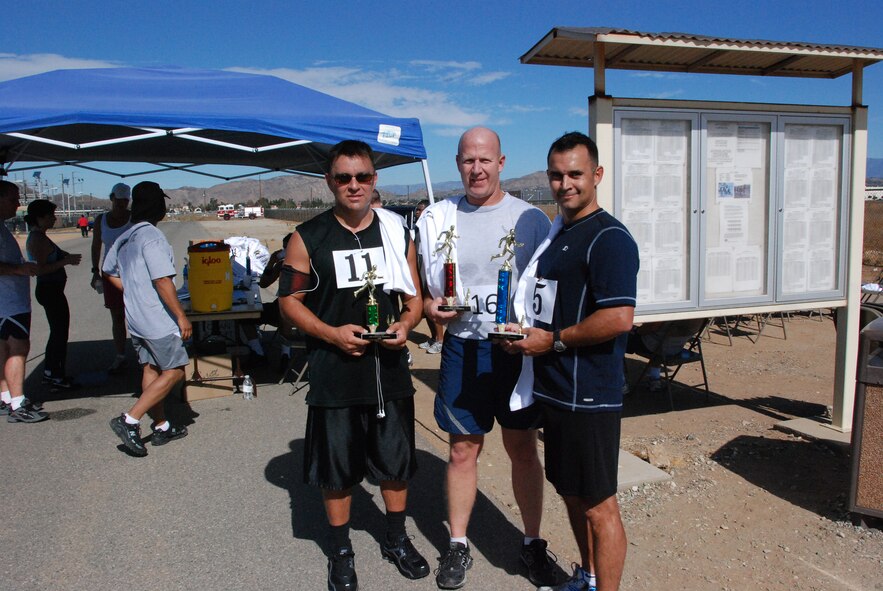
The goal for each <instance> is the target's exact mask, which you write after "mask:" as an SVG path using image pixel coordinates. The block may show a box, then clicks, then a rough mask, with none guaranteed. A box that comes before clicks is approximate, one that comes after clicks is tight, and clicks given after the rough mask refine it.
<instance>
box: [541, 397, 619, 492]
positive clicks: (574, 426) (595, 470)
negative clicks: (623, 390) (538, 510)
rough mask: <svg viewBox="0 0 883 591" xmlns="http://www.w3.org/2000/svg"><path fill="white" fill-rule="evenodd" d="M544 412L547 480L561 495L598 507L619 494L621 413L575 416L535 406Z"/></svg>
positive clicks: (545, 406)
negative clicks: (602, 502)
mask: <svg viewBox="0 0 883 591" xmlns="http://www.w3.org/2000/svg"><path fill="white" fill-rule="evenodd" d="M533 406H539V407H541V408H542V410H543V447H544V449H545V465H546V480H548V481H549V482H551V483H552V485H553V486H554V487H555V490H556V491H558V494H559V495H562V496H571V497H580V498H581V499H584V500H585V501H587V502H588V503H589V505H590V506H595V505H597V504H598V503H600V502H601V501H603V500H604V499H606V498H608V497H611V496H613V495H615V494H616V485H617V480H618V476H619V474H618V470H619V435H620V423H621V420H622V413H621V412H573V411H570V410H565V409H563V408H560V407H557V406H553V405H551V404H547V403H545V402H540V403H535V404H534V405H533Z"/></svg>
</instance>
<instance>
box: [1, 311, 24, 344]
mask: <svg viewBox="0 0 883 591" xmlns="http://www.w3.org/2000/svg"><path fill="white" fill-rule="evenodd" d="M29 338H31V313H30V312H25V313H23V314H13V315H12V316H5V317H3V318H0V341H6V340H9V339H18V340H19V341H26V340H28V339H29Z"/></svg>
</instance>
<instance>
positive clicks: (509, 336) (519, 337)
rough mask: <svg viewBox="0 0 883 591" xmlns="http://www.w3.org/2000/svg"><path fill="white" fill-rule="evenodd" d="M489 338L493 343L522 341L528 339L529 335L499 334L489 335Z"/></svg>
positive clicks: (493, 332)
mask: <svg viewBox="0 0 883 591" xmlns="http://www.w3.org/2000/svg"><path fill="white" fill-rule="evenodd" d="M487 338H489V339H490V340H492V341H520V340H522V339H526V338H527V335H526V334H524V333H523V332H497V331H492V332H489V333H487Z"/></svg>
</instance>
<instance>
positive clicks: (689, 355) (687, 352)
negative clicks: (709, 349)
mask: <svg viewBox="0 0 883 591" xmlns="http://www.w3.org/2000/svg"><path fill="white" fill-rule="evenodd" d="M711 320H712V319H710V318H705V319H702V320H701V323H700V324H699V326H696V323H695V322H691V321H689V320H672V321H669V322H666V323H665V325H664V327H663V328H662V330H661V332H660V333H659V335H660V336H659V338H658V346H657V347H656V348H655V349H653V350H650V349H646V348H645V349H644V350H641V349H635V350H633V351H632V353H634V354H635V355H638V356H639V357H644V358H646V359H647V365H645V366H644V369H643V371H641V375H639V376H638V379H637V380H635V381H634V383H633V384H632V385H631V389H632V390H633V391H634V390H635V388H637V386H638V384H640V383H641V380H642V379H644V376H645V375H647V372H648V371H649V369H650V367H651V366H652V365H659V368H660V373H661V374H662V379H663V384H664V385H665V392H666V394H667V395H668V404H669V407H670V408H671V410H674V400H673V398H672V395H671V385H672V384H673V383H674V380H675V378H676V377H677V375H678V373H679V372H680V371H681V367H683V366H684V365H686V364H688V363H695V362H697V361H698V362H699V366H700V368H701V370H702V381H701V382H699V383H697V384H683V387H685V388H688V389H690V390H695V391H697V392H699V391H700V390H699V387H700V386H701V387H704V388H705V401H706V402H707V401H708V394H709V392H710V390H709V387H708V373H707V372H706V370H705V358H704V357H703V355H702V333H703V332H704V331H705V328H706V326H707V325H708V323H709V322H710V321H711ZM685 329H686V330H687V332H684V331H685ZM681 337H683V339H684V345H683V346H682V347H681V349H680V350H679V351H677V352H676V353H674V354H669V355H666V354H665V352H664V347H665V345H666V340H667V339H677V338H681Z"/></svg>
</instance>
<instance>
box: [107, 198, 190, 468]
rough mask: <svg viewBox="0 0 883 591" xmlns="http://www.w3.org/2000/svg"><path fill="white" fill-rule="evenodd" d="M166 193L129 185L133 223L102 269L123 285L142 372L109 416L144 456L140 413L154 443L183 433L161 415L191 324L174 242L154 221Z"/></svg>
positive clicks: (180, 370)
mask: <svg viewBox="0 0 883 591" xmlns="http://www.w3.org/2000/svg"><path fill="white" fill-rule="evenodd" d="M165 199H167V197H166V195H165V193H163V191H162V189H161V188H160V186H159V185H158V184H156V183H154V182H150V181H145V182H142V183H138V184H137V185H135V188H134V189H133V190H132V224H133V225H132V227H131V228H129V229H128V230H126V232H124V233H123V234H122V235H120V237H119V238H117V240H116V242H114V243H113V246H112V247H111V249H110V250H109V251H108V253H107V256H106V257H105V259H104V265H103V266H102V271H103V272H104V273H105V275H106V276H107V278H108V281H110V282H111V283H112V284H114V285H115V286H116V287H117V288H119V289H122V290H123V300H124V302H125V307H126V324H127V325H128V327H129V333H130V334H131V335H132V345H134V347H135V351H136V352H137V353H138V361H139V362H140V363H141V366H142V370H143V377H142V378H141V387H142V392H141V396H140V397H139V398H138V402H136V403H135V405H134V406H133V407H132V408H131V409H130V410H129V412H127V413H123V414H122V415H120V416H118V417H115V418H113V419H111V421H110V428H111V429H113V432H114V433H116V434H117V435H118V436H119V438H120V439H121V440H122V442H123V445H124V446H125V447H126V449H127V450H129V451H130V452H131V453H132V454H133V455H136V456H139V457H140V456H146V455H147V448H146V447H144V442H143V441H141V426H140V425H141V417H143V416H144V413H149V414H150V416H151V417H152V418H153V420H154V422H153V424H152V425H151V429H152V430H153V437H152V439H151V442H152V443H153V445H164V444H166V443H168V442H169V441H173V440H175V439H180V438H181V437H184V436H185V435H187V428H186V427H184V426H178V425H172V424H171V423H169V421H167V420H166V418H165V410H164V408H163V400H164V399H165V397H166V396H167V395H168V394H169V392H171V390H172V388H173V387H174V386H175V384H177V383H178V382H180V381H181V380H183V379H184V366H186V365H187V361H188V360H187V351H186V349H184V341H185V340H187V339H189V338H190V334H191V332H192V327H191V325H190V321H189V320H187V316H186V315H185V314H184V309H183V308H182V307H181V303H180V302H179V301H178V296H177V293H176V292H175V282H174V277H175V258H174V254H173V251H172V246H171V245H170V244H169V241H168V240H166V237H165V235H164V234H163V233H162V232H161V231H160V230H159V229H158V228H157V227H156V225H157V224H158V223H159V222H160V220H162V219H163V218H164V217H165V215H166V203H165Z"/></svg>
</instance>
